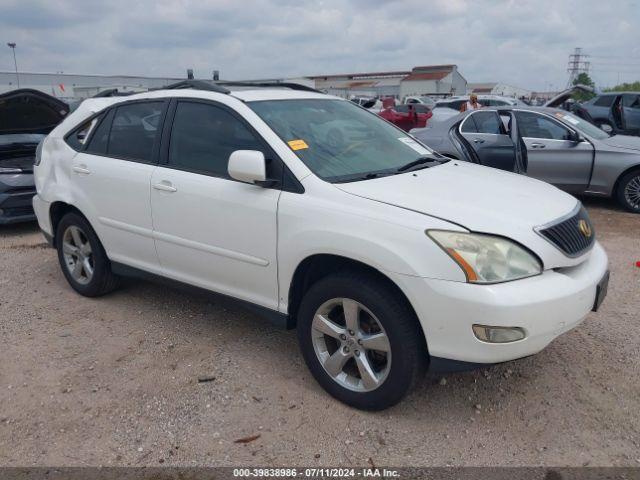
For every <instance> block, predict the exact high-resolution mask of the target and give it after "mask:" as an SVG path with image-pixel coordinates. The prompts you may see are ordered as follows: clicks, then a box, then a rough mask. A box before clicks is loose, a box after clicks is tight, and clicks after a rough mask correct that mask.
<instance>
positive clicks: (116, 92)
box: [91, 88, 140, 98]
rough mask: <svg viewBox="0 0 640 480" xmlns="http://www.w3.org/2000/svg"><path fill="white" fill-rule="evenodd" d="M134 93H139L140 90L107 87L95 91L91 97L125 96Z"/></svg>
mask: <svg viewBox="0 0 640 480" xmlns="http://www.w3.org/2000/svg"><path fill="white" fill-rule="evenodd" d="M134 93H140V92H121V91H119V90H118V89H117V88H109V89H107V90H103V91H101V92H98V93H96V94H95V95H94V96H93V97H91V98H104V97H126V96H128V95H133V94H134Z"/></svg>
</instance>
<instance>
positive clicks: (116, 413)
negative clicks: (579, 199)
mask: <svg viewBox="0 0 640 480" xmlns="http://www.w3.org/2000/svg"><path fill="white" fill-rule="evenodd" d="M585 203H586V204H587V206H588V208H589V211H590V214H591V216H592V218H593V220H594V223H595V225H596V229H597V231H598V235H599V238H600V241H601V242H602V243H603V244H604V246H605V249H606V250H607V252H608V254H609V258H610V262H611V271H612V276H611V283H610V287H609V296H608V297H607V299H606V301H605V303H604V305H603V307H602V309H601V311H600V312H599V313H597V314H590V315H589V317H588V318H587V319H586V321H585V322H584V323H583V324H582V325H580V326H579V327H578V328H576V329H575V330H573V331H571V332H569V333H567V334H566V335H564V336H562V337H560V338H558V339H557V340H556V341H554V342H553V343H552V344H551V345H550V346H549V347H548V348H547V349H546V350H545V351H544V352H542V353H540V354H538V355H536V356H534V357H530V358H526V359H523V360H520V361H517V362H511V363H509V364H504V365H500V366H495V367H492V368H488V369H485V370H480V371H476V372H472V373H464V374H451V375H447V376H445V377H435V376H431V375H427V376H425V378H424V379H423V380H422V382H421V383H420V385H419V386H418V388H417V389H416V390H415V391H414V392H413V393H412V394H411V395H410V396H409V397H408V398H407V399H406V400H405V401H403V402H402V403H401V404H399V405H398V406H396V407H394V408H392V409H389V410H386V411H384V412H379V413H366V412H360V411H357V410H354V409H351V408H349V407H346V406H344V405H342V404H340V403H338V402H336V401H335V400H333V399H332V398H331V397H329V396H328V395H327V394H325V393H324V392H323V390H322V389H321V388H320V387H319V386H318V385H317V384H316V383H315V381H314V380H313V379H312V378H311V375H310V374H309V373H308V371H307V369H306V367H305V366H304V364H303V361H302V358H301V357H300V354H299V352H298V348H297V343H296V338H295V333H294V332H287V331H282V330H278V329H276V328H275V327H272V326H271V325H269V324H268V323H265V322H264V321H263V320H261V319H260V318H258V317H257V316H256V315H254V314H252V313H248V312H246V311H245V310H242V309H241V308H240V307H238V306H237V305H235V304H234V303H232V302H230V301H227V300H216V299H214V300H212V299H211V298H204V297H198V296H194V295H193V294H186V293H184V292H181V291H178V290H171V289H168V288H167V287H163V286H158V285H155V284H151V283H146V282H142V281H137V280H129V281H127V282H126V283H125V285H124V287H123V288H121V289H120V290H118V291H117V292H114V293H113V294H110V295H108V296H106V297H103V298H99V299H88V298H83V297H81V296H79V295H77V294H75V293H74V292H73V291H72V290H71V288H70V287H68V285H67V283H66V281H65V280H64V278H63V276H62V274H61V272H60V269H59V267H58V263H57V258H56V255H55V252H54V250H51V249H48V248H46V246H45V244H44V242H43V239H42V237H41V235H40V233H39V232H38V230H37V227H36V226H35V225H34V224H29V225H22V226H10V227H0V333H1V338H2V348H1V349H0V364H1V365H2V367H1V369H0V465H4V466H6V465H11V466H18V465H19V466H28V465H58V466H68V465H74V466H82V465H181V466H190V465H225V466H230V465H241V466H247V465H261V466H283V465H297V466H315V465H325V466H327V465H334V466H335V465H341V466H368V465H371V464H375V465H377V466H380V465H394V466H402V465H414V466H433V465H437V466H443V465H555V466H559V465H566V466H582V465H592V466H596V465H597V466H608V465H615V466H633V465H636V466H638V465H640V414H639V413H638V412H639V411H640V384H639V382H638V379H639V378H640V369H639V366H640V351H639V350H640V348H639V346H640V325H639V322H638V320H640V318H639V316H638V311H639V310H640V295H639V292H640V268H637V267H636V266H635V265H634V264H635V262H636V261H637V260H640V216H634V215H632V214H628V213H625V212H622V211H620V210H617V209H616V208H615V207H614V206H613V205H612V204H611V203H610V202H608V201H594V200H587V201H585ZM199 377H208V379H209V380H210V381H206V382H199V381H198V378H199ZM256 436H259V437H257V438H255V439H253V440H252V441H249V442H247V443H236V441H237V440H239V439H247V438H249V439H251V438H252V437H256Z"/></svg>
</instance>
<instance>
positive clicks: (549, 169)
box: [516, 110, 593, 193]
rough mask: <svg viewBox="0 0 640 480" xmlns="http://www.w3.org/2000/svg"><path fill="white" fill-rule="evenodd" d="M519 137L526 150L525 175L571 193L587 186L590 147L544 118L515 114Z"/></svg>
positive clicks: (536, 113)
mask: <svg viewBox="0 0 640 480" xmlns="http://www.w3.org/2000/svg"><path fill="white" fill-rule="evenodd" d="M516 119H517V121H518V130H519V134H520V137H521V138H522V140H523V141H524V144H525V145H526V148H527V163H528V166H527V175H529V176H530V177H533V178H537V179H538V180H543V181H545V182H549V183H551V184H553V185H556V186H557V187H559V188H561V189H563V190H566V191H568V192H572V193H582V192H584V190H585V189H586V188H587V186H588V185H589V179H590V176H591V166H592V164H593V146H592V145H591V143H589V142H587V141H586V140H583V139H581V138H580V136H579V135H578V133H577V132H575V131H573V130H570V129H569V128H568V127H566V126H565V125H563V124H562V123H560V122H559V121H557V120H555V119H553V118H551V117H550V116H548V115H546V114H542V113H539V112H529V111H520V110H518V111H516Z"/></svg>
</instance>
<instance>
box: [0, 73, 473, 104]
mask: <svg viewBox="0 0 640 480" xmlns="http://www.w3.org/2000/svg"><path fill="white" fill-rule="evenodd" d="M214 75H215V73H214ZM212 78H213V77H212ZM180 80H184V77H183V78H175V77H143V76H128V75H75V74H67V73H25V72H21V73H20V87H21V88H33V89H35V90H40V91H42V92H44V93H47V94H49V95H53V96H54V97H57V98H62V99H83V98H88V97H92V96H94V95H96V94H97V93H100V92H101V91H103V90H108V89H112V88H117V89H118V90H120V91H123V92H143V91H147V90H148V89H150V88H159V87H162V86H164V85H168V84H171V83H174V82H178V81H180ZM223 81H224V80H223ZM246 81H248V82H293V83H300V84H302V85H307V86H310V87H313V88H316V89H318V90H321V91H323V92H326V93H328V94H331V95H336V96H339V97H344V98H352V97H354V96H370V97H387V96H391V97H396V98H399V99H402V98H404V97H405V96H407V95H439V96H447V95H462V94H464V93H466V90H467V81H466V80H465V79H464V77H463V76H462V75H460V73H459V72H458V67H457V66H456V65H435V66H423V67H415V68H413V69H412V70H398V71H388V72H365V73H344V74H331V75H315V76H309V77H297V78H284V77H283V78H267V79H251V80H246ZM17 87H18V86H17V79H16V74H15V72H0V93H3V92H6V91H9V90H15V89H16V88H17Z"/></svg>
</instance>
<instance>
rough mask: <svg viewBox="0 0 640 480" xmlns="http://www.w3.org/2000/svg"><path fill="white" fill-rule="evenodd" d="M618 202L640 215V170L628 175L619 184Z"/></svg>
mask: <svg viewBox="0 0 640 480" xmlns="http://www.w3.org/2000/svg"><path fill="white" fill-rule="evenodd" d="M616 195H617V197H618V202H619V203H620V205H622V206H623V207H624V208H626V209H627V210H629V211H630V212H633V213H640V170H634V171H633V172H629V173H627V174H626V175H625V176H624V177H622V178H621V179H620V182H618V190H617V192H616Z"/></svg>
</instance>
